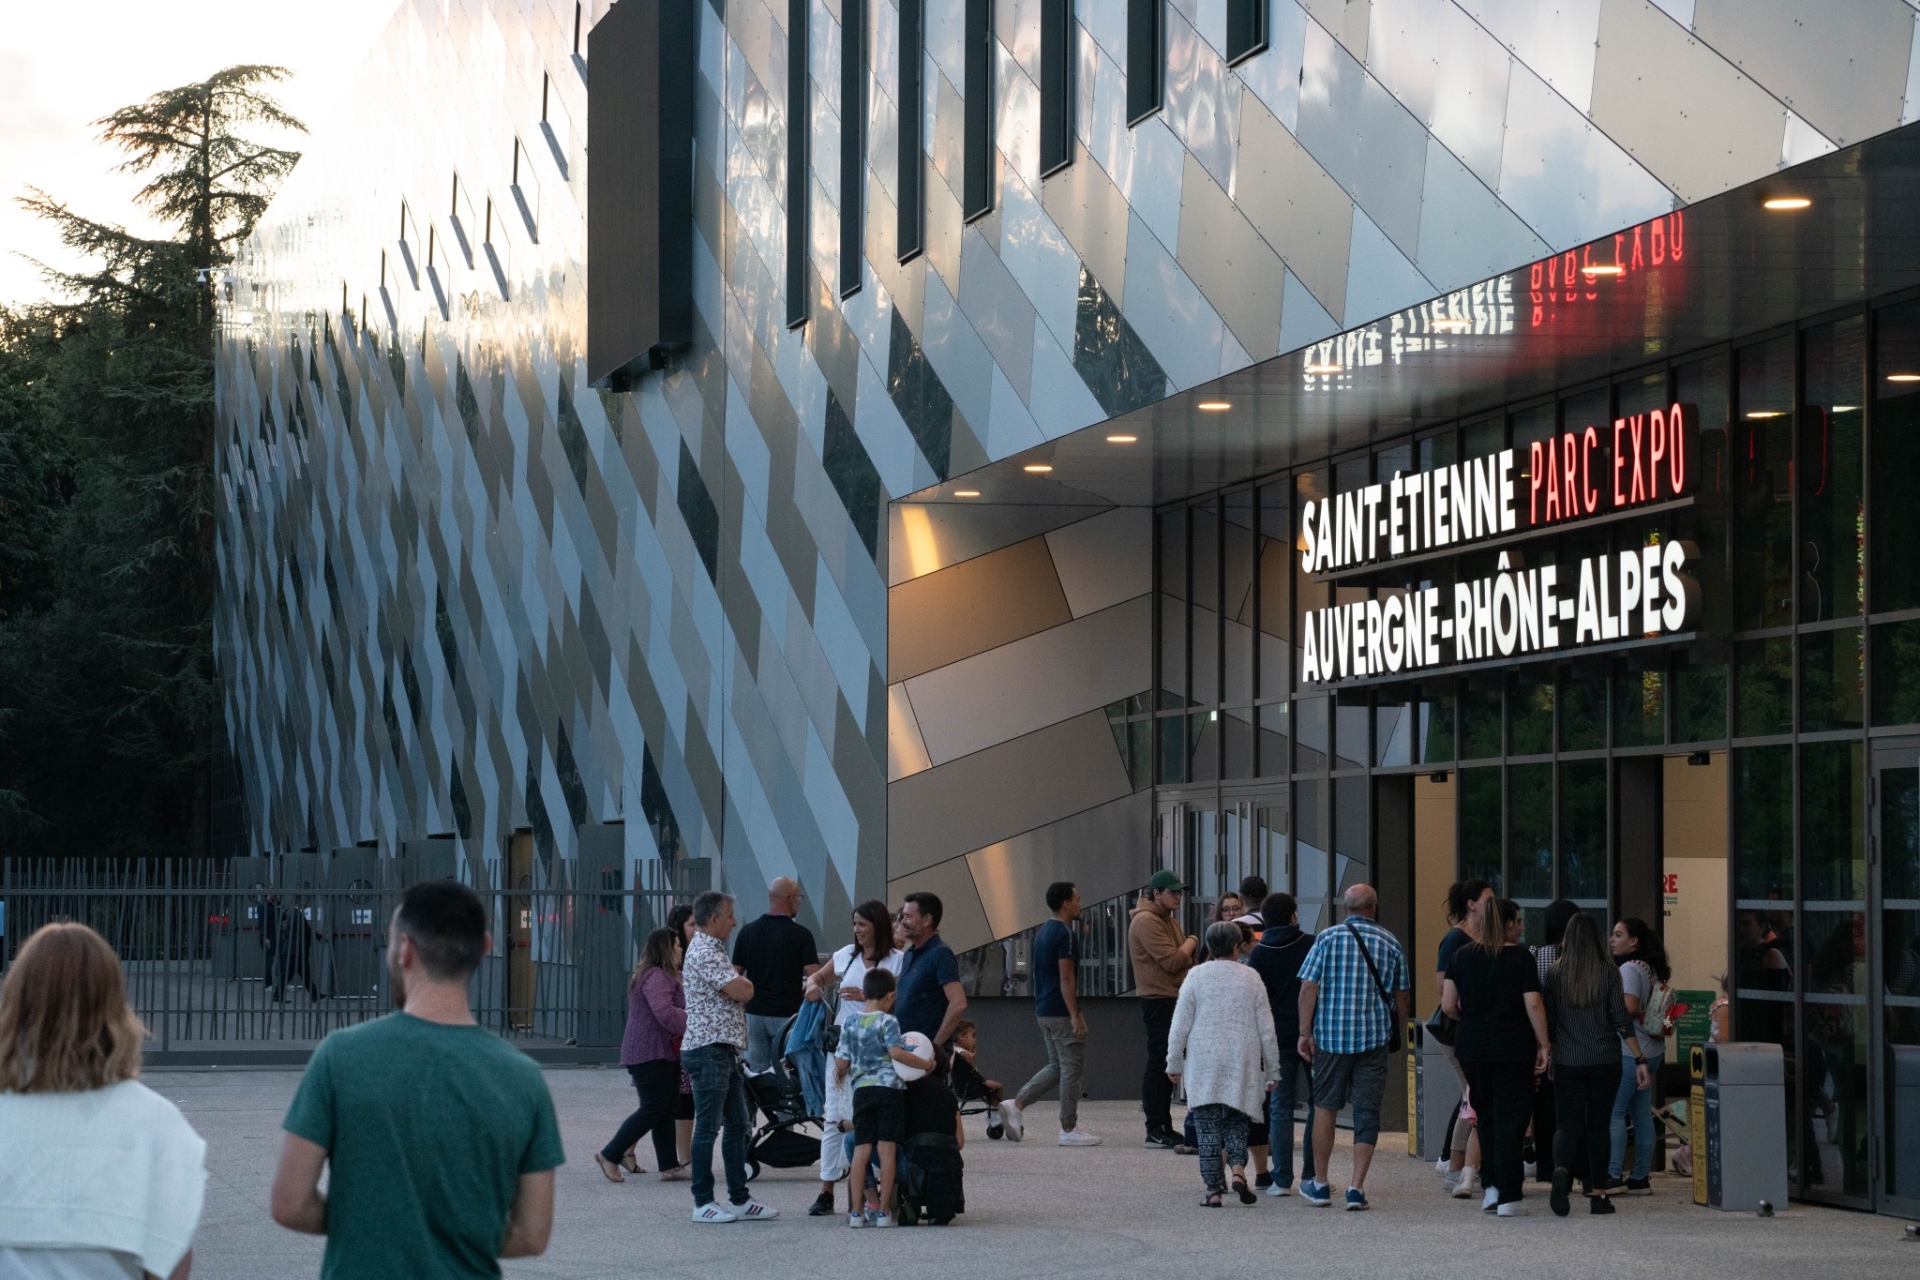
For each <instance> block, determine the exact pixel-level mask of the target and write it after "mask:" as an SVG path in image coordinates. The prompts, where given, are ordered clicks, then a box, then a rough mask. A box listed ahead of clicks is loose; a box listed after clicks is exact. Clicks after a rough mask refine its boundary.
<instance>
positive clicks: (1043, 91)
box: [1040, 0, 1079, 178]
mask: <svg viewBox="0 0 1920 1280" xmlns="http://www.w3.org/2000/svg"><path fill="white" fill-rule="evenodd" d="M1078 26H1079V22H1078V21H1077V19H1076V18H1075V16H1074V0H1040V176H1041V177H1042V178H1045V177H1048V176H1049V175H1051V174H1055V173H1058V172H1059V171H1060V170H1062V169H1064V168H1066V167H1067V166H1068V165H1070V164H1072V163H1073V141H1074V110H1073V109H1074V89H1075V85H1074V72H1075V70H1076V68H1075V66H1074V63H1075V58H1074V56H1073V55H1074V31H1075V28H1077V27H1078Z"/></svg>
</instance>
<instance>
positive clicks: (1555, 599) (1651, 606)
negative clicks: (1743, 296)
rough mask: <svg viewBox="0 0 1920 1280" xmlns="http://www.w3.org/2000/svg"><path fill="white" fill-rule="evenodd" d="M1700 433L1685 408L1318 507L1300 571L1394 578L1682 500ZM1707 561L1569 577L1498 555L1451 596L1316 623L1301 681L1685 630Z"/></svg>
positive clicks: (1633, 551) (1355, 606)
mask: <svg viewBox="0 0 1920 1280" xmlns="http://www.w3.org/2000/svg"><path fill="white" fill-rule="evenodd" d="M1698 431H1699V422H1698V414H1697V412H1696V411H1695V409H1694V406H1692V405H1688V404H1675V405H1672V406H1670V407H1669V408H1666V409H1656V410H1652V411H1650V412H1646V413H1638V414H1630V415H1625V416H1622V417H1620V418H1616V419H1615V420H1614V421H1613V423H1612V424H1611V426H1610V427H1607V428H1602V427H1600V426H1597V425H1588V426H1583V427H1579V428H1576V429H1574V430H1569V431H1563V432H1560V433H1558V434H1556V435H1554V436H1552V437H1550V438H1548V439H1546V440H1541V441H1535V442H1533V443H1532V444H1530V445H1529V446H1528V447H1527V448H1526V450H1525V451H1524V454H1523V453H1522V452H1521V451H1519V450H1515V449H1503V450H1501V451H1499V452H1498V453H1491V454H1487V455H1485V456H1483V457H1479V458H1470V459H1467V460H1466V461H1464V462H1459V463H1453V464H1449V465H1447V466H1443V467H1436V468H1433V469H1432V470H1429V471H1422V472H1401V473H1398V474H1396V475H1395V476H1394V477H1393V478H1392V479H1391V480H1388V481H1385V482H1382V483H1375V484H1370V485H1364V486H1361V487H1359V488H1356V489H1352V490H1349V491H1347V492H1345V493H1339V494H1335V495H1333V496H1331V497H1327V498H1322V499H1317V500H1313V501H1309V502H1307V503H1305V504H1303V505H1302V507H1301V514H1300V546H1301V551H1300V564H1301V568H1302V569H1304V570H1305V571H1306V572H1308V573H1310V574H1330V573H1338V572H1341V571H1343V570H1353V569H1362V568H1366V567H1368V566H1371V565H1391V564H1392V563H1393V562H1394V561H1396V560H1399V559H1402V558H1404V557H1410V556H1417V555H1425V554H1429V553H1437V552H1445V551H1451V550H1465V549H1468V548H1471V547H1472V546H1474V545H1475V544H1479V543H1485V542H1488V541H1490V540H1495V539H1501V540H1503V542H1506V541H1513V540H1515V539H1517V538H1520V537H1524V536H1525V535H1527V534H1528V533H1532V532H1538V531H1544V530H1551V529H1558V528H1560V527H1562V526H1566V525H1569V524H1571V523H1573V522H1577V521H1586V520H1590V519H1594V518H1596V517H1602V516H1606V515H1611V514H1615V513H1626V512H1632V511H1635V510H1639V509H1645V508H1652V507H1655V506H1657V505H1659V504H1663V503H1667V502H1671V501H1674V500H1676V499H1682V498H1686V497H1688V496H1690V495H1691V494H1692V492H1693V487H1694V481H1695V477H1696V460H1697V456H1698V441H1699V435H1698ZM1523 459H1524V462H1525V470H1521V469H1520V467H1521V463H1522V460H1523ZM1697 555H1698V552H1697V550H1696V548H1695V547H1694V546H1693V544H1692V543H1688V542H1677V541H1670V540H1666V539H1664V538H1660V537H1658V536H1657V535H1656V536H1655V537H1654V538H1652V539H1650V540H1649V542H1648V543H1647V545H1645V546H1639V547H1631V548H1628V549H1625V550H1622V551H1617V552H1608V553H1603V554H1599V555H1593V556H1588V557H1585V558H1583V559H1581V560H1578V561H1575V562H1573V563H1571V564H1548V565H1540V566H1537V567H1529V566H1527V565H1526V564H1525V563H1524V561H1523V560H1522V558H1521V556H1520V554H1519V553H1518V552H1517V551H1515V550H1502V551H1501V553H1500V557H1499V561H1498V566H1497V568H1496V570H1495V572H1493V573H1491V574H1488V575H1485V576H1483V577H1479V578H1475V579H1470V580H1466V581H1461V582H1456V583H1454V584H1452V586H1451V587H1450V588H1443V587H1437V586H1429V587H1421V588H1409V589H1406V590H1404V591H1395V592H1392V593H1389V594H1385V595H1383V596H1382V597H1381V598H1379V599H1372V600H1360V601H1353V602H1350V603H1346V604H1339V605H1333V606H1330V607H1327V608H1321V609H1311V610H1308V611H1307V613H1306V617H1305V620H1304V628H1303V629H1304V634H1303V636H1302V637H1301V641H1302V645H1301V648H1302V659H1301V672H1300V678H1301V681H1302V682H1303V683H1305V684H1310V685H1312V684H1328V683H1332V682H1335V681H1340V680H1350V679H1360V678H1365V677H1372V676H1387V675H1401V674H1405V673H1409V672H1419V671H1426V670H1432V669H1434V668H1439V667H1445V666H1451V665H1455V664H1459V663H1467V662H1482V661H1493V660H1497V659H1503V658H1514V657H1520V656H1523V655H1527V654H1535V653H1547V652H1552V651H1555V650H1560V649H1568V648H1576V647H1580V646H1584V645H1591V644H1601V643H1606V642H1608V641H1620V640H1633V639H1638V638H1657V637H1660V636H1666V635H1674V634H1677V633H1680V632H1684V631H1687V630H1689V629H1691V627H1692V625H1693V621H1694V618H1695V616H1696V615H1697V613H1698V609H1699V587H1698V585H1697V584H1696V583H1695V581H1694V579H1693V576H1692V574H1691V573H1690V572H1689V570H1690V567H1691V566H1692V564H1693V562H1694V560H1695V559H1696V558H1697Z"/></svg>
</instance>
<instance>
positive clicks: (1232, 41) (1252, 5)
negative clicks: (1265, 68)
mask: <svg viewBox="0 0 1920 1280" xmlns="http://www.w3.org/2000/svg"><path fill="white" fill-rule="evenodd" d="M1271 32H1272V28H1271V27H1270V26H1269V18H1268V9H1267V0H1227V65H1228V66H1230V67H1235V66H1239V65H1240V64H1241V63H1242V62H1245V61H1246V60H1247V59H1248V58H1251V57H1253V56H1254V55H1255V54H1259V53H1265V52H1266V50H1267V45H1268V42H1269V41H1270V40H1271V39H1272V34H1271Z"/></svg>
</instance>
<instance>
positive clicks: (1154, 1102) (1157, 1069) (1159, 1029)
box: [1140, 996, 1179, 1134]
mask: <svg viewBox="0 0 1920 1280" xmlns="http://www.w3.org/2000/svg"><path fill="white" fill-rule="evenodd" d="M1178 1003H1179V1001H1178V1000H1176V999H1174V998H1173V997H1171V996H1142V997H1140V1018H1141V1020H1142V1021H1143V1022H1145V1023H1146V1025H1147V1069H1146V1072H1145V1074H1144V1075H1142V1076H1141V1077H1140V1110H1142V1111H1144V1112H1146V1115H1147V1132H1148V1133H1150V1134H1152V1133H1167V1132H1171V1131H1172V1129H1173V1081H1171V1080H1169V1079H1167V1037H1168V1036H1169V1035H1170V1034H1171V1033H1172V1031H1173V1007H1174V1005H1176V1004H1178Z"/></svg>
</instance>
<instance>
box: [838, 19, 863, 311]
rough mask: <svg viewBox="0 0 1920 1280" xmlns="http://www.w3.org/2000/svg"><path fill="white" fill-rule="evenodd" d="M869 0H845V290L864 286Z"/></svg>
mask: <svg viewBox="0 0 1920 1280" xmlns="http://www.w3.org/2000/svg"><path fill="white" fill-rule="evenodd" d="M868 80H869V76H868V67H867V0H840V296H841V297H842V298H851V297H852V296H853V295H854V294H856V293H858V292H860V287H861V285H862V283H863V282H864V266H865V261H866V212H867V83H868Z"/></svg>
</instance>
